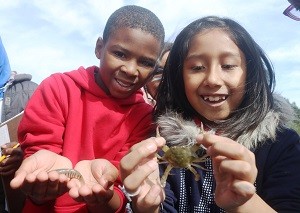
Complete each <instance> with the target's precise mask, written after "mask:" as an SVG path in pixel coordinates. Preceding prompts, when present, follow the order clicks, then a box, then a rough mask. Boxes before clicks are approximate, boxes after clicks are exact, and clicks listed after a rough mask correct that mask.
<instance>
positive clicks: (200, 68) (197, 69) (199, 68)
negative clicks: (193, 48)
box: [192, 66, 205, 71]
mask: <svg viewBox="0 0 300 213" xmlns="http://www.w3.org/2000/svg"><path fill="white" fill-rule="evenodd" d="M204 69H205V67H204V66H194V67H192V70H193V71H202V70H204Z"/></svg>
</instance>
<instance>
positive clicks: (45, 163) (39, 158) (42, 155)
mask: <svg viewBox="0 0 300 213" xmlns="http://www.w3.org/2000/svg"><path fill="white" fill-rule="evenodd" d="M61 168H72V163H71V161H70V160H69V159H68V158H66V157H63V156H61V155H58V154H56V153H54V152H51V151H48V150H40V151H37V152H36V153H34V154H33V155H31V156H30V157H28V158H26V159H24V160H23V162H22V164H21V166H20V168H19V169H18V170H17V171H16V173H15V177H14V178H13V179H12V181H11V182H10V186H11V187H12V188H13V189H16V188H21V190H22V191H23V192H24V194H26V195H27V196H29V197H30V198H31V199H32V201H34V202H35V203H37V204H42V203H44V202H46V201H49V200H53V199H55V198H57V197H58V196H60V195H62V194H64V193H65V192H67V191H68V188H67V182H68V178H67V177H66V176H65V175H59V174H58V173H57V172H50V171H52V170H56V169H61Z"/></svg>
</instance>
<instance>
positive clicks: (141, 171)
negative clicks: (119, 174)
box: [123, 160, 158, 194]
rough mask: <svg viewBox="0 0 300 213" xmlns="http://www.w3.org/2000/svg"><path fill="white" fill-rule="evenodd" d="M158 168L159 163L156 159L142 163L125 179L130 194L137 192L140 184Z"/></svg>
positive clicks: (124, 182)
mask: <svg viewBox="0 0 300 213" xmlns="http://www.w3.org/2000/svg"><path fill="white" fill-rule="evenodd" d="M155 170H158V164H157V162H156V161H154V160H150V161H148V162H146V163H145V164H142V165H140V166H138V167H137V168H136V170H134V171H133V172H132V173H131V174H130V175H128V176H127V177H126V178H125V179H124V180H123V184H124V186H125V188H126V191H127V192H128V193H129V194H136V192H137V190H138V189H139V187H140V185H141V184H142V183H143V182H144V181H145V179H147V177H148V176H149V175H150V174H151V173H153V172H154V171H155Z"/></svg>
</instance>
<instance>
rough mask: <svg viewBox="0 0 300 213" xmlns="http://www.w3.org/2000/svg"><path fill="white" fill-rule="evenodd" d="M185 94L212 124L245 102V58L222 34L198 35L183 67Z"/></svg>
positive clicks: (216, 32)
mask: <svg viewBox="0 0 300 213" xmlns="http://www.w3.org/2000/svg"><path fill="white" fill-rule="evenodd" d="M183 80H184V87H185V94H186V96H187V99H188V101H189V102H190V104H191V105H192V107H193V108H194V109H195V110H196V111H197V112H198V113H199V114H201V115H202V116H204V117H205V118H206V119H208V120H211V121H216V120H222V119H225V118H227V117H228V116H229V115H230V113H231V112H233V111H234V110H235V109H237V107H238V106H239V105H240V103H241V102H242V100H243V96H244V93H245V82H246V62H245V56H244V54H243V53H242V51H241V50H240V49H239V48H238V46H237V45H236V44H235V43H234V42H233V41H232V40H231V38H230V36H229V35H228V34H227V33H226V32H225V31H223V30H220V29H212V30H207V31H205V32H201V33H198V34H196V35H195V36H194V37H193V38H192V40H191V42H190V49H189V51H188V54H187V57H186V59H185V61H184V66H183Z"/></svg>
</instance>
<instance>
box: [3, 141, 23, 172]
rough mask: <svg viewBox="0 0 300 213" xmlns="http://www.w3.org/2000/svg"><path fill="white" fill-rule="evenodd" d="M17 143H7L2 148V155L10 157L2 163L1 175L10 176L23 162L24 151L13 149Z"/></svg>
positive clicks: (18, 148)
mask: <svg viewBox="0 0 300 213" xmlns="http://www.w3.org/2000/svg"><path fill="white" fill-rule="evenodd" d="M16 144H17V142H11V143H6V144H4V145H3V146H1V152H2V155H6V156H8V157H7V158H6V159H4V160H3V161H2V162H1V163H0V175H1V176H8V175H12V174H14V173H15V171H16V170H17V169H18V168H19V167H20V165H21V163H22V160H23V151H22V149H21V148H20V147H17V148H15V149H13V148H12V147H13V146H15V145H16Z"/></svg>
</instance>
